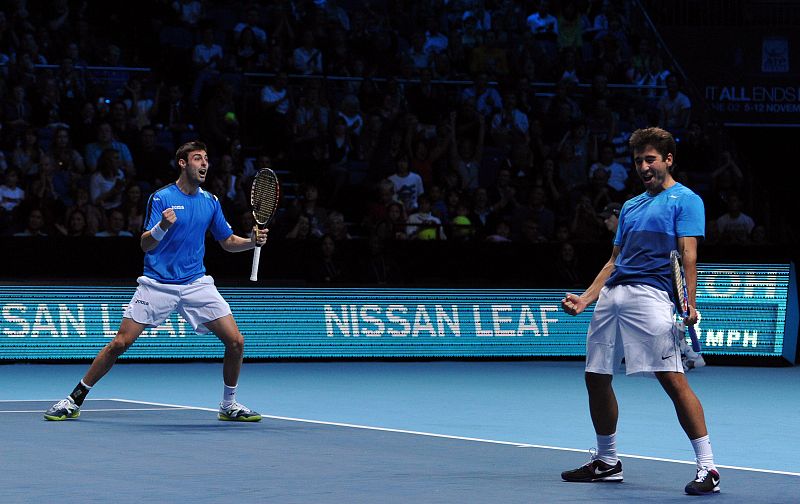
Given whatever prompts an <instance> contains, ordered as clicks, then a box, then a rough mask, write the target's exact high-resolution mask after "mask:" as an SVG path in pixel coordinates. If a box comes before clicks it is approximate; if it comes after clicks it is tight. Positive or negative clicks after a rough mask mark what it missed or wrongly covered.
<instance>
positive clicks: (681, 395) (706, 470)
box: [656, 371, 720, 495]
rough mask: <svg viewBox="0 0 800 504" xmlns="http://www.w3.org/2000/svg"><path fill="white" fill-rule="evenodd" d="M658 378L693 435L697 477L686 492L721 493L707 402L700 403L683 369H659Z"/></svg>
mask: <svg viewBox="0 0 800 504" xmlns="http://www.w3.org/2000/svg"><path fill="white" fill-rule="evenodd" d="M656 378H658V381H659V383H661V386H662V387H663V388H664V390H665V391H666V392H667V395H669V397H670V399H672V403H673V404H674V405H675V412H676V413H677V414H678V421H679V422H680V423H681V427H683V430H684V431H685V432H686V435H687V436H689V440H690V441H691V443H692V448H693V449H694V453H695V459H696V461H697V474H696V476H695V479H693V480H692V481H690V482H689V483H687V484H686V487H685V491H686V493H688V494H691V495H712V494H715V493H719V491H720V489H719V488H720V487H719V482H720V476H719V471H717V468H716V466H715V465H714V454H713V452H712V451H711V441H710V440H709V437H708V429H707V428H706V417H705V413H704V412H703V405H702V404H700V400H699V399H698V398H697V396H696V395H695V393H694V391H693V390H692V388H691V387H690V386H689V382H688V381H687V380H686V375H684V374H683V373H675V372H666V371H665V372H659V373H656Z"/></svg>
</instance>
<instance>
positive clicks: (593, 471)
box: [561, 372, 623, 483]
mask: <svg viewBox="0 0 800 504" xmlns="http://www.w3.org/2000/svg"><path fill="white" fill-rule="evenodd" d="M584 377H585V380H586V390H587V391H588V392H589V412H590V414H591V416H592V424H593V425H594V430H595V433H596V434H597V451H592V453H591V459H590V460H589V462H588V463H587V464H584V465H583V466H581V467H578V468H577V469H573V470H570V471H564V472H562V473H561V478H562V479H563V480H564V481H571V482H582V483H591V482H605V481H607V482H620V481H622V478H623V474H622V462H621V461H620V460H619V457H617V449H616V436H617V419H618V418H619V406H618V405H617V396H616V395H615V394H614V388H613V387H612V386H611V381H612V379H613V376H612V375H610V374H601V373H589V372H587V373H586V374H585V375H584Z"/></svg>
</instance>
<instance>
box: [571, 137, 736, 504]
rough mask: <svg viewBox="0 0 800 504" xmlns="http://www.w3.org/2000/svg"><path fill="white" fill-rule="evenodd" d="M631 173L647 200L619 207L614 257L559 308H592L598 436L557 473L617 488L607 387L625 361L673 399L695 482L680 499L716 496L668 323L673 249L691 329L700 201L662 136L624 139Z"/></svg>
mask: <svg viewBox="0 0 800 504" xmlns="http://www.w3.org/2000/svg"><path fill="white" fill-rule="evenodd" d="M629 144H630V147H631V152H632V153H633V156H634V159H633V161H634V164H635V166H636V171H637V173H638V175H639V177H640V178H641V180H642V182H643V183H644V187H645V189H646V190H645V192H644V193H642V194H640V195H639V196H636V197H634V198H631V199H630V200H628V201H627V202H625V204H624V205H623V207H622V211H621V212H620V215H619V225H618V227H617V233H616V236H615V238H614V248H613V251H612V253H611V258H610V259H609V260H608V262H607V263H606V265H605V266H604V267H603V268H602V269H601V270H600V273H599V274H598V275H597V277H596V278H595V280H594V282H593V283H592V284H591V285H590V286H589V288H588V289H586V291H585V292H584V293H583V294H581V295H580V296H578V295H575V294H570V293H567V295H566V297H565V298H564V299H563V300H562V301H561V304H562V308H563V309H564V311H565V312H567V313H569V314H570V315H577V314H579V313H581V312H583V311H584V310H585V309H586V307H587V306H589V305H590V304H591V303H593V302H595V301H597V306H596V307H595V310H594V313H593V315H592V321H591V323H590V325H589V331H588V335H587V337H586V374H585V378H586V388H587V390H588V392H589V411H590V414H591V417H592V423H593V424H594V429H595V433H596V434H597V451H596V452H594V451H593V452H592V457H591V460H590V461H589V463H587V464H585V465H583V466H581V467H579V468H577V469H574V470H571V471H565V472H563V473H561V477H562V478H563V479H564V480H566V481H573V482H597V481H617V482H619V481H622V462H621V461H620V460H619V458H618V457H617V450H616V431H617V418H618V416H619V410H618V407H617V398H616V396H615V394H614V389H613V388H612V386H611V380H612V378H613V374H614V370H615V368H616V367H618V366H619V365H620V364H621V362H622V357H623V356H624V357H625V368H626V373H627V374H638V375H651V376H652V375H655V377H656V378H657V379H658V381H659V383H660V384H661V386H662V387H663V388H664V390H665V391H666V392H667V394H668V395H669V397H670V399H672V402H673V404H674V405H675V411H676V412H677V414H678V420H679V421H680V424H681V427H683V430H684V431H685V432H686V434H687V435H688V437H689V439H690V440H691V443H692V447H693V448H694V451H695V457H696V461H697V473H696V475H695V479H694V480H692V481H690V482H689V483H688V484H687V485H686V487H685V491H686V493H689V494H693V495H711V494H714V493H717V492H719V480H720V476H719V472H718V471H717V469H716V467H715V465H714V456H713V454H712V451H711V443H710V441H709V438H708V431H707V429H706V422H705V415H704V413H703V407H702V405H701V404H700V401H699V400H698V398H697V396H696V395H695V394H694V392H693V391H692V389H691V388H690V387H689V383H688V382H687V381H686V376H685V375H684V374H683V365H682V364H681V353H680V347H679V344H678V342H679V338H683V337H684V335H683V334H679V333H678V331H677V330H676V329H675V324H674V304H673V302H672V300H671V297H672V295H673V294H672V279H671V269H670V259H669V256H670V251H671V250H675V249H677V250H678V251H679V252H680V253H681V255H682V256H683V264H684V268H685V270H686V284H687V290H688V303H689V314H688V316H687V317H686V318H685V320H684V323H685V324H687V325H693V324H695V323H696V322H697V311H696V309H695V297H696V287H697V243H698V240H699V239H701V238H702V237H703V236H704V232H705V217H704V214H705V212H704V208H703V201H702V200H701V199H700V197H699V196H697V195H696V194H695V193H694V192H692V191H691V190H690V189H689V188H687V187H686V186H684V185H682V184H680V183H678V182H676V181H675V180H674V179H673V178H672V174H671V172H672V165H673V163H674V158H675V150H676V148H675V147H676V146H675V140H674V138H673V137H672V135H671V134H670V133H669V132H667V131H664V130H662V129H660V128H646V129H641V130H637V131H635V132H634V133H633V134H632V135H631V137H630V140H629Z"/></svg>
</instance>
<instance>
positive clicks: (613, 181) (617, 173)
mask: <svg viewBox="0 0 800 504" xmlns="http://www.w3.org/2000/svg"><path fill="white" fill-rule="evenodd" d="M597 170H605V172H606V173H608V182H607V183H608V185H609V186H610V187H611V188H612V189H614V190H615V191H617V192H622V191H624V190H625V184H626V183H627V181H628V170H626V169H625V167H624V166H622V165H621V164H620V163H618V162H616V161H614V145H613V144H611V143H604V144H603V145H602V147H601V148H600V159H599V160H598V161H597V162H596V163H594V164H593V165H592V166H591V167H589V178H590V179H591V178H592V175H594V172H595V171H597Z"/></svg>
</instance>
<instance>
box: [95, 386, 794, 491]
mask: <svg viewBox="0 0 800 504" xmlns="http://www.w3.org/2000/svg"><path fill="white" fill-rule="evenodd" d="M108 400H109V401H121V402H131V403H138V404H147V405H150V406H168V407H172V408H187V409H195V410H198V411H213V412H216V411H217V410H216V409H214V408H203V407H199V406H182V405H178V404H166V403H157V402H149V401H130V400H128V399H108ZM261 416H262V417H263V418H271V419H273V420H286V421H290V422H303V423H310V424H316V425H332V426H335V427H348V428H351V429H365V430H374V431H380V432H395V433H398V434H413V435H415V436H427V437H434V438H441V439H456V440H459V441H472V442H477V443H491V444H498V445H506V446H515V447H517V448H541V449H544V450H558V451H569V452H579V453H586V452H587V451H588V450H586V449H579V448H564V447H561V446H547V445H536V444H528V443H514V442H511V441H497V440H494V439H481V438H473V437H465V436H451V435H449V434H435V433H432V432H420V431H412V430H404V429H391V428H388V427H374V426H370V425H358V424H349V423H341V422H325V421H322V420H308V419H305V418H292V417H282V416H275V415H261ZM619 456H620V457H626V458H632V459H639V460H652V461H655V462H671V463H674V464H687V465H695V462H694V461H687V460H676V459H668V458H661V457H647V456H644V455H627V454H624V453H620V454H619ZM717 467H719V468H722V469H736V470H739V471H750V472H760V473H768V474H781V475H784V476H800V473H796V472H789V471H774V470H771V469H757V468H754V467H740V466H729V465H719V464H718V465H717Z"/></svg>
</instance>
